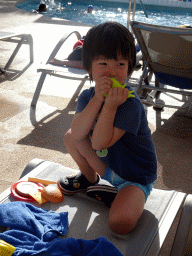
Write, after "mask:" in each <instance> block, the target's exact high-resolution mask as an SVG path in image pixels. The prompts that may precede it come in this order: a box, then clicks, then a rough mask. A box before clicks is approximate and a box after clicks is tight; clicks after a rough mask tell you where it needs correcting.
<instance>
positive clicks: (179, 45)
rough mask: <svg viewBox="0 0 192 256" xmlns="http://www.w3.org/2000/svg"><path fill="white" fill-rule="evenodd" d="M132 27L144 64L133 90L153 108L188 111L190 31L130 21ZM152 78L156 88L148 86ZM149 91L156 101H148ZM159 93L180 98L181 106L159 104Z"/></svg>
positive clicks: (191, 66) (191, 71) (191, 59)
mask: <svg viewBox="0 0 192 256" xmlns="http://www.w3.org/2000/svg"><path fill="white" fill-rule="evenodd" d="M131 27H132V30H133V33H134V34H135V37H136V39H137V41H138V44H139V46H140V49H141V51H142V54H143V61H144V63H145V65H144V69H143V73H142V76H141V79H140V81H139V84H138V86H137V89H136V92H137V93H138V94H139V95H140V96H141V97H142V102H143V103H145V104H150V105H153V106H156V107H172V108H180V107H181V108H188V107H189V106H190V104H191V103H192V29H183V28H174V27H165V26H158V25H150V24H145V23H141V22H137V21H132V22H131ZM152 74H154V75H155V86H152V85H151V84H150V79H151V75H152ZM167 86H169V87H168V88H167ZM151 91H153V92H154V93H153V97H154V98H155V101H151V100H149V98H148V96H149V94H150V95H152V93H151ZM161 92H166V93H169V94H172V96H173V94H180V95H183V96H184V97H183V99H182V101H183V102H184V104H183V105H182V106H179V104H174V103H172V104H167V103H165V104H164V103H163V102H162V103H161V101H158V99H159V96H160V93H161Z"/></svg>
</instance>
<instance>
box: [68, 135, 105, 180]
mask: <svg viewBox="0 0 192 256" xmlns="http://www.w3.org/2000/svg"><path fill="white" fill-rule="evenodd" d="M64 143H65V145H66V147H67V149H68V152H69V154H70V155H71V156H72V157H73V159H74V160H75V162H76V163H77V165H78V166H79V169H80V171H81V172H82V173H83V175H85V177H86V178H87V179H88V180H89V181H90V182H92V183H94V182H96V180H97V173H98V174H99V175H100V176H101V177H103V176H104V174H105V170H106V168H107V166H106V164H104V163H103V162H102V161H101V159H100V158H99V157H98V156H97V154H96V153H95V150H94V149H93V148H92V146H91V141H90V140H89V139H88V138H87V137H86V138H85V139H83V140H81V141H77V140H75V139H74V137H73V136H72V134H71V130H69V131H68V132H67V133H66V134H65V137H64Z"/></svg>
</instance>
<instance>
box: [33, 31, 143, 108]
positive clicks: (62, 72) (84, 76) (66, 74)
mask: <svg viewBox="0 0 192 256" xmlns="http://www.w3.org/2000/svg"><path fill="white" fill-rule="evenodd" d="M73 34H75V35H76V37H77V40H80V39H81V38H82V37H81V35H80V33H79V32H78V31H73V32H71V33H67V34H65V35H64V36H63V37H62V38H61V39H60V41H59V42H58V44H57V45H56V46H55V48H54V50H53V51H52V53H51V55H50V56H49V58H48V60H47V62H46V64H45V65H41V67H39V68H38V69H37V72H41V76H40V78H39V81H38V84H37V86H36V90H35V93H34V95H33V99H32V102H31V106H33V107H35V106H36V104H37V101H38V98H39V95H40V93H41V89H42V87H43V83H44V81H45V78H46V76H47V75H51V76H57V77H60V78H67V79H73V80H81V81H82V82H81V85H83V84H84V83H85V82H86V80H88V79H89V75H88V73H87V72H86V71H85V70H84V69H82V68H73V67H69V66H67V65H65V66H55V65H52V64H50V61H51V60H52V59H54V58H55V56H56V55H57V54H58V52H59V50H60V49H61V47H62V46H63V44H64V43H65V42H66V40H67V39H68V38H69V37H70V36H72V35H73ZM141 59H142V53H141V51H140V52H139V53H138V54H137V58H136V65H137V64H139V61H140V60H141ZM130 76H131V74H130V75H129V77H128V78H127V81H128V79H129V78H130Z"/></svg>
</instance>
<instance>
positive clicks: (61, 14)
mask: <svg viewBox="0 0 192 256" xmlns="http://www.w3.org/2000/svg"><path fill="white" fill-rule="evenodd" d="M45 3H46V5H47V7H48V8H47V12H46V13H43V14H44V15H48V16H50V17H56V18H60V19H67V20H72V21H76V22H80V23H84V24H88V25H98V24H100V23H103V22H106V21H116V22H119V23H121V24H123V25H124V26H127V13H128V3H118V2H104V1H95V0H94V2H93V1H91V0H83V1H82V0H66V1H61V0H49V1H48V0H47V1H45ZM39 4H40V1H36V0H27V1H24V2H21V3H19V4H17V7H18V8H20V9H22V10H25V11H29V12H32V11H34V10H37V9H38V7H39ZM90 4H92V5H93V7H94V8H93V13H92V14H90V13H87V12H86V10H87V6H88V5H90ZM145 9H146V12H147V14H148V18H147V17H146V16H145V14H144V11H143V9H142V8H141V6H140V4H139V3H138V4H137V6H136V14H135V20H137V21H139V22H145V23H149V24H156V25H164V26H172V27H177V26H179V25H183V24H189V25H192V11H191V10H189V9H180V8H167V7H160V6H149V5H145Z"/></svg>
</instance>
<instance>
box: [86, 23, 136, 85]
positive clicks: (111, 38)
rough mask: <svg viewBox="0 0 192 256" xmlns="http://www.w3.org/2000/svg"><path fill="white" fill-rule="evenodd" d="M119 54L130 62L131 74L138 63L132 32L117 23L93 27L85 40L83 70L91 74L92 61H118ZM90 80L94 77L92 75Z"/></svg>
mask: <svg viewBox="0 0 192 256" xmlns="http://www.w3.org/2000/svg"><path fill="white" fill-rule="evenodd" d="M117 54H121V55H122V57H123V58H125V59H128V60H129V70H128V73H129V74H130V73H131V72H132V70H133V68H134V66H135V63H136V48H135V43H134V38H133V36H132V34H131V33H130V31H129V30H128V29H127V28H126V27H124V26H123V25H121V24H120V23H117V22H106V23H102V24H100V25H98V26H94V27H92V28H91V29H90V30H89V31H88V33H87V35H86V36H85V39H84V44H83V52H82V58H83V68H84V69H85V70H87V71H88V72H89V73H90V70H91V66H92V61H93V60H94V59H96V58H97V57H99V56H104V57H105V58H106V59H115V60H117ZM90 79H91V80H92V76H91V74H90Z"/></svg>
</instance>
